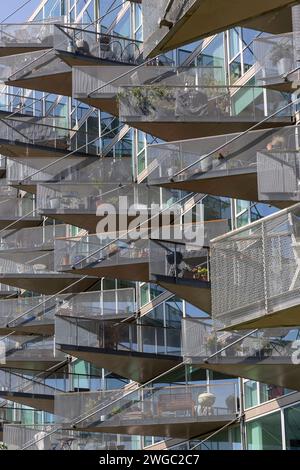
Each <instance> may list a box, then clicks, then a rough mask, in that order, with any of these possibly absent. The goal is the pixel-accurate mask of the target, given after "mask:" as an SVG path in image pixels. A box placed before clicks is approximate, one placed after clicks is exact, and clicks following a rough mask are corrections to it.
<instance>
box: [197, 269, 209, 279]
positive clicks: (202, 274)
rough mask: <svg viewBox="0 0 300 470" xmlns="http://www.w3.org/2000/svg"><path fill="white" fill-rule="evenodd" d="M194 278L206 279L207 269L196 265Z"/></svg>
mask: <svg viewBox="0 0 300 470" xmlns="http://www.w3.org/2000/svg"><path fill="white" fill-rule="evenodd" d="M194 278H195V279H202V280H205V281H206V280H207V278H208V269H207V268H204V267H200V266H198V267H197V268H195V270H194Z"/></svg>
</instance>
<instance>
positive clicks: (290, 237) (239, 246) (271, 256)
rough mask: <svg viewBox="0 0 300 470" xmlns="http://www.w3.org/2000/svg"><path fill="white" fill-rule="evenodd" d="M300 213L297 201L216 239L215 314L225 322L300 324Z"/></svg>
mask: <svg viewBox="0 0 300 470" xmlns="http://www.w3.org/2000/svg"><path fill="white" fill-rule="evenodd" d="M299 216H300V205H299V204H296V205H294V206H292V207H291V208H289V209H284V210H282V211H280V212H277V213H275V214H273V215H271V216H268V217H267V218H265V219H262V220H260V221H257V222H254V223H252V224H250V225H248V226H246V227H244V228H241V229H238V230H235V231H234V232H232V233H230V234H228V235H225V236H223V237H220V238H218V239H216V240H215V241H214V242H213V243H212V246H211V281H212V302H213V318H214V319H215V320H216V321H218V322H220V323H221V324H223V325H224V327H226V328H236V327H239V325H243V324H247V323H249V324H251V325H252V324H253V325H254V324H256V322H264V324H265V325H268V321H270V322H271V324H272V325H273V326H275V322H276V325H277V324H278V326H285V325H298V322H299V318H298V317H297V308H298V307H297V306H298V304H299V281H300V279H299V234H300V223H299ZM268 318H269V320H268ZM270 326H271V325H270Z"/></svg>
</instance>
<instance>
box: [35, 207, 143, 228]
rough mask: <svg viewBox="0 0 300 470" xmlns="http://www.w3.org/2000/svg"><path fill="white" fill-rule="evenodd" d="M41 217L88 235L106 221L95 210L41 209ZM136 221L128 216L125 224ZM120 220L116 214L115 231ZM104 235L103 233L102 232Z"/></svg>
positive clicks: (134, 217) (133, 217)
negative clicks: (78, 229) (74, 227)
mask: <svg viewBox="0 0 300 470" xmlns="http://www.w3.org/2000/svg"><path fill="white" fill-rule="evenodd" d="M39 212H40V213H41V214H42V215H44V216H46V217H50V218H51V219H55V220H58V221H60V222H63V223H65V224H70V225H75V226H76V227H80V228H83V229H84V230H87V231H88V232H90V233H100V232H99V227H97V225H98V223H99V222H101V220H104V219H106V217H107V216H106V215H105V216H104V217H100V216H97V215H96V208H95V209H94V210H92V211H90V210H87V209H45V210H43V209H41V210H40V211H39ZM150 215H151V213H150V211H149V213H148V215H147V216H146V217H147V219H148V218H150ZM135 219H136V215H134V216H128V217H127V218H126V221H125V223H127V227H128V224H130V223H131V222H132V221H134V220H135ZM119 220H120V216H119V214H117V221H116V231H118V230H119V224H118V221H119ZM103 233H104V232H103Z"/></svg>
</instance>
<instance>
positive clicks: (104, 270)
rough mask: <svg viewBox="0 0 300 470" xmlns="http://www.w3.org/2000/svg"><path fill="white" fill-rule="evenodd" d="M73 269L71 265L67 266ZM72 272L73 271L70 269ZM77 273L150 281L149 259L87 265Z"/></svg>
mask: <svg viewBox="0 0 300 470" xmlns="http://www.w3.org/2000/svg"><path fill="white" fill-rule="evenodd" d="M67 269H68V270H69V269H70V270H71V269H72V268H71V267H69V268H67ZM69 272H72V271H69ZM73 272H76V274H82V275H89V276H97V277H98V278H101V277H107V278H109V279H120V280H123V281H143V282H149V281H150V279H149V261H148V260H147V261H146V262H144V263H135V262H134V260H132V261H131V262H130V261H128V263H127V264H115V265H114V266H101V264H99V265H94V266H91V265H89V266H87V267H84V268H81V269H76V270H75V271H73Z"/></svg>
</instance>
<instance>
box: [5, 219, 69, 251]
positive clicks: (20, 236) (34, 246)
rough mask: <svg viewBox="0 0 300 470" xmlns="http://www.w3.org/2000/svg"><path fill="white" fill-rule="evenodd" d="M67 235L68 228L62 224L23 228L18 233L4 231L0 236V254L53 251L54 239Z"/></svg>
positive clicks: (11, 230)
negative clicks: (23, 251) (22, 251)
mask: <svg viewBox="0 0 300 470" xmlns="http://www.w3.org/2000/svg"><path fill="white" fill-rule="evenodd" d="M67 234H68V227H67V226H66V225H63V224H61V225H44V226H43V227H35V228H23V229H20V230H18V231H16V230H13V229H10V230H4V231H2V232H1V234H0V254H1V253H3V252H11V251H14V252H15V251H18V250H20V251H21V250H25V251H28V250H34V251H35V250H51V249H54V239H55V238H56V237H65V236H67Z"/></svg>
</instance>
